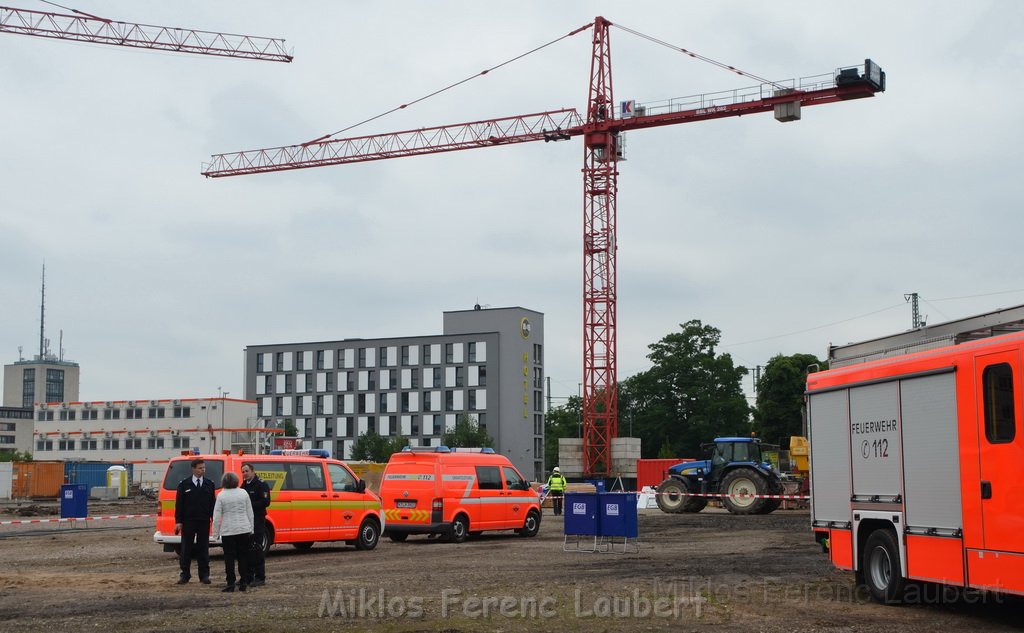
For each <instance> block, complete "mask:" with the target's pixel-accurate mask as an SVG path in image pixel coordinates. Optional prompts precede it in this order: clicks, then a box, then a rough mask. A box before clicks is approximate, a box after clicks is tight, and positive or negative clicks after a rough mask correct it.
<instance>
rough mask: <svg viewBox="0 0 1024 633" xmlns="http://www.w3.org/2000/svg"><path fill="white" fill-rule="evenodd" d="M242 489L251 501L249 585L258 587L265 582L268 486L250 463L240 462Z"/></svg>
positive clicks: (268, 503)
mask: <svg viewBox="0 0 1024 633" xmlns="http://www.w3.org/2000/svg"><path fill="white" fill-rule="evenodd" d="M242 489H243V490H245V491H246V492H248V493H249V501H250V502H251V503H252V526H253V533H252V556H251V557H250V558H249V578H248V580H249V586H250V587H259V586H260V585H264V584H266V582H267V571H266V560H265V556H264V552H263V539H264V538H265V534H266V531H267V506H269V505H270V486H269V485H267V482H265V481H263V480H262V479H260V478H259V477H257V476H256V469H255V468H253V466H252V464H249V463H245V464H242Z"/></svg>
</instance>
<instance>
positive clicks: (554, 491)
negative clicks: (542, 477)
mask: <svg viewBox="0 0 1024 633" xmlns="http://www.w3.org/2000/svg"><path fill="white" fill-rule="evenodd" d="M566 485H568V482H567V481H566V480H565V477H563V476H562V470H561V469H560V468H559V467H558V466H555V467H554V468H553V469H551V476H550V477H548V496H549V497H551V505H552V506H554V509H555V516H558V515H560V514H562V498H563V496H564V495H565V487H566Z"/></svg>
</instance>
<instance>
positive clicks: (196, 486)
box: [174, 459, 215, 585]
mask: <svg viewBox="0 0 1024 633" xmlns="http://www.w3.org/2000/svg"><path fill="white" fill-rule="evenodd" d="M191 465H192V475H191V476H190V477H186V478H184V479H182V480H181V483H180V484H178V492H177V495H176V497H175V501H174V533H175V534H180V535H181V560H180V564H181V576H180V577H179V578H178V584H179V585H184V584H185V583H187V582H188V581H189V579H190V578H191V577H192V572H191V567H192V558H193V557H194V558H195V559H196V564H197V566H198V568H199V582H201V583H203V584H204V585H208V584H210V519H212V518H213V504H214V503H215V500H214V498H215V494H214V486H213V482H212V481H210V480H209V479H207V478H206V462H204V461H203V460H201V459H193V460H192V462H191Z"/></svg>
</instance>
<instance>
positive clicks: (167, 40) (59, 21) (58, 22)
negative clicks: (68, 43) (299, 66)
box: [0, 7, 292, 62]
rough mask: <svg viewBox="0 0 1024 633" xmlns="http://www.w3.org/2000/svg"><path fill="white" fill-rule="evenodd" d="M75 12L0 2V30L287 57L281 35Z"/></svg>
mask: <svg viewBox="0 0 1024 633" xmlns="http://www.w3.org/2000/svg"><path fill="white" fill-rule="evenodd" d="M76 13H79V14H80V15H68V14H65V13H51V12H48V11H29V10H26V9H15V8H12V7H0V33H13V34H17V35H30V36H33V37H44V38H49V39H59V40H72V41H76V42H88V43H92V44H110V45H114V46H128V47H131V48H148V49H154V50H161V51H170V52H175V53H194V54H197V55H214V56H217V57H238V58H242V59H256V60H262V61H273V62H290V61H292V56H291V55H289V54H288V52H287V51H286V50H285V46H284V40H282V39H274V38H268V37H253V36H251V35H235V34H231V33H218V32H214V31H199V30H196V29H181V28H173V27H168V26H153V25H149V24H134V23H131V22H117V21H114V20H108V19H106V18H100V17H96V16H94V15H89V14H87V13H82V12H80V11H76Z"/></svg>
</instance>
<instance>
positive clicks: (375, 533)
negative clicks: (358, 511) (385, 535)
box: [356, 518, 380, 550]
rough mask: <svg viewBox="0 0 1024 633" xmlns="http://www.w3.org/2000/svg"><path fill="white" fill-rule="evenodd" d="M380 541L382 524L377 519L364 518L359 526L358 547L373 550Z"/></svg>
mask: <svg viewBox="0 0 1024 633" xmlns="http://www.w3.org/2000/svg"><path fill="white" fill-rule="evenodd" d="M378 542H380V525H378V524H377V520H376V519H371V518H367V519H363V523H362V524H361V525H360V526H359V538H357V539H356V549H361V550H371V549H373V548H375V547H377V543H378Z"/></svg>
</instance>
